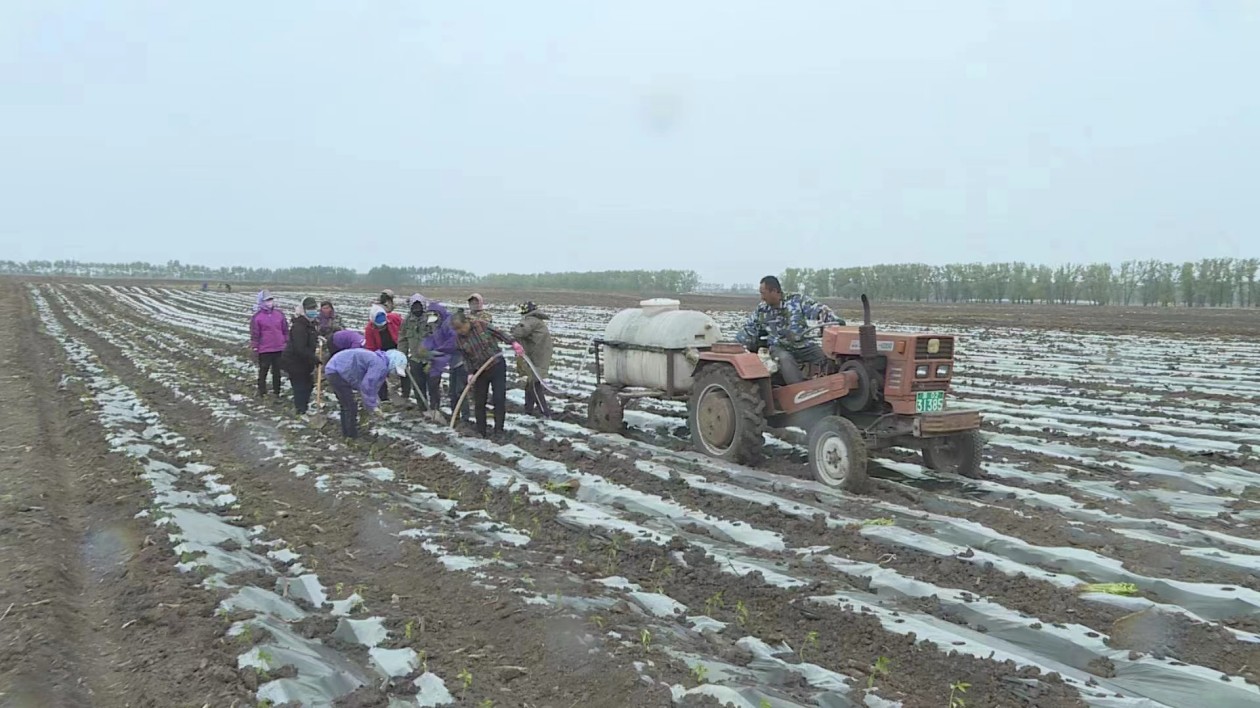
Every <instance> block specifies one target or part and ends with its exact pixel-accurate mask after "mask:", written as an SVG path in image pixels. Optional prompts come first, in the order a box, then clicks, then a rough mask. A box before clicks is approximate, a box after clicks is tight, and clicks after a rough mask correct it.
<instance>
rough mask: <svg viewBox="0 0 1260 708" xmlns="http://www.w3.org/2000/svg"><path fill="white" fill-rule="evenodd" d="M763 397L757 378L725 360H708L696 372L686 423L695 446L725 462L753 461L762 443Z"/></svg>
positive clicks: (763, 437) (750, 462) (763, 424)
mask: <svg viewBox="0 0 1260 708" xmlns="http://www.w3.org/2000/svg"><path fill="white" fill-rule="evenodd" d="M765 407H766V404H765V401H763V400H762V399H761V396H760V395H759V394H758V391H757V382H756V381H746V380H744V379H741V378H740V377H739V374H737V373H736V372H735V367H733V366H730V365H728V364H709V365H708V366H705V367H704V368H703V369H701V370H700V373H698V374H697V375H696V378H695V382H694V383H693V384H692V386H691V400H690V401H688V405H687V418H688V420H687V425H688V427H689V428H690V429H691V440H692V443H693V444H694V445H695V447H696V449H697V450H699V451H700V452H703V453H704V454H706V455H708V456H710V457H716V458H718V459H720V460H726V461H727V462H738V463H742V464H748V465H755V464H757V462H759V461H760V460H761V456H762V452H763V448H764V447H765V436H764V435H763V434H762V429H763V428H764V427H765V417H764V412H765Z"/></svg>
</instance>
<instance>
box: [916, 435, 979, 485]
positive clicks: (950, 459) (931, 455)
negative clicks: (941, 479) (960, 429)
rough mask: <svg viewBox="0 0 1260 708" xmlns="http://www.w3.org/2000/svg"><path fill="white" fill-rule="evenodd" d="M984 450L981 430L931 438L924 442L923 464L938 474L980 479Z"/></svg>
mask: <svg viewBox="0 0 1260 708" xmlns="http://www.w3.org/2000/svg"><path fill="white" fill-rule="evenodd" d="M983 449H984V440H983V439H982V438H981V437H980V431H979V430H968V431H967V432H965V433H954V434H953V435H944V436H941V437H939V438H929V439H927V440H925V441H924V442H923V463H924V464H925V465H927V467H928V469H933V470H936V471H937V472H947V473H952V474H959V475H962V476H963V477H970V478H971V479H978V478H979V477H980V475H981V472H980V456H981V451H982V450H983Z"/></svg>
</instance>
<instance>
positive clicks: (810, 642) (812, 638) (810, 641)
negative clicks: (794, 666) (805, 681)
mask: <svg viewBox="0 0 1260 708" xmlns="http://www.w3.org/2000/svg"><path fill="white" fill-rule="evenodd" d="M817 648H818V632H816V631H811V632H808V633H806V635H805V641H804V642H802V643H801V650H800V651H799V652H797V654H798V656H800V658H801V663H802V664H804V663H805V650H806V649H817Z"/></svg>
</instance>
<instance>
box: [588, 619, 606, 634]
mask: <svg viewBox="0 0 1260 708" xmlns="http://www.w3.org/2000/svg"><path fill="white" fill-rule="evenodd" d="M591 621H592V622H594V623H595V626H596V627H599V629H600V631H601V632H602V631H603V630H604V616H603V615H595V616H594V617H592V618H591Z"/></svg>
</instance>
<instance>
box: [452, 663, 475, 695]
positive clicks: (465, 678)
mask: <svg viewBox="0 0 1260 708" xmlns="http://www.w3.org/2000/svg"><path fill="white" fill-rule="evenodd" d="M455 678H457V679H459V681H460V683H462V684H463V685H464V690H463V692H462V693H461V694H460V696H459V697H460V700H463V698H464V696H466V695H468V689H470V688H472V682H473V678H472V673H471V672H470V671H469V670H468V667H467V666H465V667H464V668H462V669H460V670H459V673H458V674H456V675H455Z"/></svg>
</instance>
